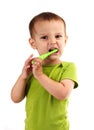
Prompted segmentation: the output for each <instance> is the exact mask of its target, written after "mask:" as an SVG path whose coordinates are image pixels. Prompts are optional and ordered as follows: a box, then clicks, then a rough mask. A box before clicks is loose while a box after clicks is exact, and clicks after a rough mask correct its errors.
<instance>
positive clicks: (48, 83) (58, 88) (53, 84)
mask: <svg viewBox="0 0 94 130" xmlns="http://www.w3.org/2000/svg"><path fill="white" fill-rule="evenodd" d="M33 74H34V76H35V78H36V79H37V80H38V81H39V82H40V83H41V85H42V86H43V87H44V88H45V89H46V90H47V91H48V92H49V93H50V94H51V95H53V96H54V97H55V98H57V99H59V100H64V99H65V98H67V97H68V96H69V95H70V93H71V91H72V89H73V87H74V82H73V81H72V80H69V79H64V80H62V81H61V82H57V81H54V80H52V79H50V78H49V77H48V76H46V75H45V74H44V73H43V72H42V67H41V61H40V60H39V59H36V62H35V64H34V65H33Z"/></svg>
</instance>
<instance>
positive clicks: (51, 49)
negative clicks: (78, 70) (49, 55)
mask: <svg viewBox="0 0 94 130" xmlns="http://www.w3.org/2000/svg"><path fill="white" fill-rule="evenodd" d="M54 49H57V50H58V48H56V47H54V48H50V49H49V50H48V52H50V51H53V50H54ZM55 53H58V51H57V52H55Z"/></svg>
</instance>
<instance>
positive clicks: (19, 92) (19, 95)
mask: <svg viewBox="0 0 94 130" xmlns="http://www.w3.org/2000/svg"><path fill="white" fill-rule="evenodd" d="M32 57H33V55H31V56H30V57H29V58H28V59H27V60H26V62H25V65H24V67H23V70H22V73H21V75H20V76H19V78H18V79H17V81H16V83H15V84H14V86H13V88H12V90H11V99H12V101H13V102H15V103H18V102H20V101H22V100H23V99H24V97H25V88H26V81H27V78H28V76H29V74H30V73H32V66H31V60H32Z"/></svg>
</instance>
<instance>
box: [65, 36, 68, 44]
mask: <svg viewBox="0 0 94 130" xmlns="http://www.w3.org/2000/svg"><path fill="white" fill-rule="evenodd" d="M67 41H68V36H66V37H65V44H66V43H67Z"/></svg>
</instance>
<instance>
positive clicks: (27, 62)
mask: <svg viewBox="0 0 94 130" xmlns="http://www.w3.org/2000/svg"><path fill="white" fill-rule="evenodd" d="M32 58H33V54H32V55H30V56H29V57H28V59H27V60H26V61H25V65H28V64H30V62H31V60H32Z"/></svg>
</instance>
